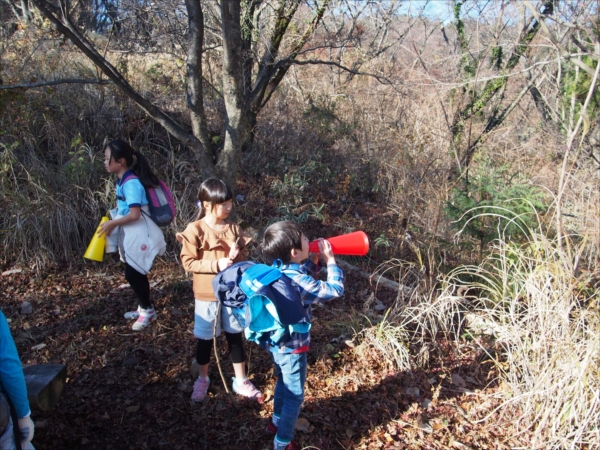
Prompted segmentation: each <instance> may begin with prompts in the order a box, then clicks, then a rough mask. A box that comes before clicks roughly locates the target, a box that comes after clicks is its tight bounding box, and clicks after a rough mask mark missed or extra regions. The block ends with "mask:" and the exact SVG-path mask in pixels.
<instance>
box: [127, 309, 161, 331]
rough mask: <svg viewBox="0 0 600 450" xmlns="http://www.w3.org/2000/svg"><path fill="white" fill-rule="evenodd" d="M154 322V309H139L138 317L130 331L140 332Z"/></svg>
mask: <svg viewBox="0 0 600 450" xmlns="http://www.w3.org/2000/svg"><path fill="white" fill-rule="evenodd" d="M155 320H156V311H154V308H152V309H144V308H140V316H139V317H138V318H137V320H136V321H135V322H134V324H133V326H132V327H131V329H132V330H134V331H138V330H142V329H144V328H146V327H149V326H150V324H152V322H154V321H155Z"/></svg>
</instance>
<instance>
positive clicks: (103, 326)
mask: <svg viewBox="0 0 600 450" xmlns="http://www.w3.org/2000/svg"><path fill="white" fill-rule="evenodd" d="M121 270H122V269H121V268H120V265H119V264H118V263H117V262H116V260H112V261H110V260H109V261H108V262H105V263H103V264H101V265H100V264H95V263H94V264H92V263H87V264H86V265H84V266H81V267H80V268H63V269H62V270H61V269H56V270H52V271H48V272H47V273H43V274H41V275H35V274H33V273H30V272H27V271H24V270H23V271H17V270H8V271H5V272H4V275H3V276H2V277H0V283H1V289H0V304H1V307H2V310H3V311H4V313H5V314H6V316H7V317H8V318H9V319H10V320H11V330H12V333H13V336H14V338H15V341H16V343H17V347H18V349H19V352H20V355H21V359H22V362H23V363H24V364H35V363H62V364H66V365H67V370H68V381H67V385H66V387H65V390H64V391H63V394H62V397H61V399H60V401H59V403H58V405H57V406H56V408H55V409H54V410H53V411H49V412H34V414H33V418H34V420H35V421H36V424H37V430H36V434H35V439H34V444H35V445H36V447H38V448H40V449H44V448H45V449H130V450H134V449H176V450H177V449H251V450H257V449H259V450H260V449H267V448H269V447H270V444H271V438H270V437H268V436H266V435H265V433H264V430H265V427H266V425H267V424H268V421H269V418H270V417H271V415H272V410H273V391H274V388H275V378H274V375H273V369H272V365H271V362H270V358H269V355H268V354H267V353H266V352H265V351H264V350H262V349H261V348H259V347H258V346H255V345H253V344H250V343H247V344H246V350H247V358H248V361H249V366H250V371H249V376H250V378H251V380H252V381H253V382H254V383H255V384H256V385H257V386H258V387H259V388H260V389H261V390H262V391H263V392H265V397H264V402H263V403H262V404H259V403H258V402H256V401H250V400H247V399H243V398H240V397H237V396H235V395H234V394H233V395H229V394H227V393H226V391H225V389H224V387H223V383H222V381H221V377H220V374H219V371H218V368H217V365H216V364H215V361H214V358H213V360H212V362H211V366H210V372H209V375H210V378H211V380H212V383H211V386H210V389H209V395H208V397H207V400H206V401H205V402H203V403H200V404H195V403H192V402H191V401H190V395H191V391H192V386H193V378H192V375H191V370H190V369H191V362H192V359H193V355H194V349H195V340H194V337H193V335H192V329H193V313H194V305H193V298H192V291H191V283H190V280H189V279H188V278H186V276H185V275H184V273H183V271H182V270H181V268H180V267H179V266H177V265H175V264H174V263H167V262H164V261H162V262H159V263H157V264H156V267H155V268H154V269H153V271H152V272H151V275H150V278H151V282H152V283H153V288H152V295H153V296H154V301H155V303H156V309H157V312H158V321H157V322H156V323H155V324H154V325H153V326H152V327H151V328H149V329H147V330H144V331H143V332H134V331H132V330H131V328H130V326H131V322H128V321H126V320H125V319H124V318H123V313H124V312H126V311H128V310H132V309H135V308H136V306H137V304H136V300H135V298H134V295H133V292H132V291H131V289H126V288H125V287H124V284H125V281H124V277H123V274H122V272H121ZM8 272H10V273H8ZM346 283H347V286H346V295H345V296H344V297H343V298H342V299H339V300H336V301H333V302H329V303H327V304H326V305H324V306H323V307H321V308H316V309H315V312H314V315H315V317H314V318H315V320H314V324H313V329H312V339H313V342H312V347H311V350H310V353H309V367H308V375H307V382H306V394H305V402H304V405H303V408H302V412H301V417H300V420H299V422H298V424H297V428H298V430H299V431H298V432H297V433H296V441H297V442H298V443H299V444H300V446H301V447H309V446H310V448H313V449H314V448H316V449H323V450H326V449H447V448H456V449H467V448H471V449H480V448H481V449H497V448H500V449H501V448H511V447H513V446H516V445H525V446H526V442H527V436H526V435H521V436H517V437H515V436H516V433H512V432H510V431H509V430H510V424H509V423H508V420H509V419H508V418H502V417H501V416H500V415H499V413H497V412H494V408H495V407H497V406H498V404H499V401H500V400H499V399H498V398H497V397H498V396H497V395H496V391H495V389H496V388H495V385H494V375H493V373H491V372H489V370H490V367H489V366H486V365H481V364H478V363H477V361H476V357H477V355H478V350H477V346H476V345H471V346H469V344H468V343H466V344H465V346H464V347H463V348H462V349H461V355H460V357H459V356H457V354H456V352H454V351H452V348H451V346H450V345H447V344H446V343H444V342H438V343H437V348H438V350H437V353H436V355H437V359H436V358H432V366H431V367H429V368H428V369H427V370H425V369H414V370H413V371H411V372H395V371H394V370H392V369H391V368H390V366H389V365H388V364H386V362H385V361H382V360H381V358H379V357H378V355H376V354H372V355H368V354H367V355H364V354H360V356H359V355H358V353H357V352H356V348H355V347H358V346H359V344H360V342H357V335H355V334H354V332H355V331H358V330H354V329H353V324H352V323H350V322H349V320H348V319H347V317H348V314H349V313H350V311H352V310H353V309H355V310H359V311H360V310H361V309H362V305H363V303H364V301H365V300H366V299H365V298H364V296H362V295H361V294H360V293H361V292H365V290H366V289H368V286H367V285H366V282H365V281H362V280H359V279H348V280H347V281H346ZM24 301H28V302H30V303H31V304H32V306H33V312H32V313H31V314H28V315H23V314H21V304H22V303H23V302H24ZM345 318H346V319H345ZM218 354H219V358H220V361H221V363H222V368H223V372H224V376H225V381H226V382H227V383H228V384H229V386H231V377H232V376H233V371H232V366H231V363H230V361H229V357H228V355H227V345H226V342H225V341H224V339H223V338H220V339H219V344H218ZM488 415H489V416H490V417H488V418H487V419H486V420H482V419H484V418H486V416H488Z"/></svg>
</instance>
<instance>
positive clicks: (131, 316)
mask: <svg viewBox="0 0 600 450" xmlns="http://www.w3.org/2000/svg"><path fill="white" fill-rule="evenodd" d="M140 309H142V307H141V306H138V309H136V310H135V311H128V312H126V313H125V314H123V317H125V318H126V319H127V320H133V319H137V318H138V317H140Z"/></svg>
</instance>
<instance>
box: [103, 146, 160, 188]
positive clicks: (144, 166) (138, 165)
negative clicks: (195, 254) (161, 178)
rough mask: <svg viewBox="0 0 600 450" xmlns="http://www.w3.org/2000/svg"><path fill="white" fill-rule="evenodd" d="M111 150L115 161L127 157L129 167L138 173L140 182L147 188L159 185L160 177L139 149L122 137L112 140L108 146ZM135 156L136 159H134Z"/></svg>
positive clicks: (126, 162) (126, 161) (111, 155)
mask: <svg viewBox="0 0 600 450" xmlns="http://www.w3.org/2000/svg"><path fill="white" fill-rule="evenodd" d="M106 148H108V149H109V150H110V157H111V158H113V159H114V160H115V161H118V160H119V159H122V158H123V159H125V164H127V167H128V168H129V169H130V170H131V171H132V172H133V173H135V174H136V175H137V177H138V178H139V179H140V183H142V185H143V186H144V187H145V188H151V187H157V186H158V185H159V183H158V177H157V176H156V175H154V172H152V169H151V168H150V165H149V164H148V161H147V160H146V158H145V157H144V155H142V154H141V153H140V152H139V151H136V150H134V149H133V148H132V147H131V145H129V144H128V143H127V142H125V141H122V140H121V139H115V140H113V141H110V142H109V143H108V145H107V146H106ZM134 157H135V159H134Z"/></svg>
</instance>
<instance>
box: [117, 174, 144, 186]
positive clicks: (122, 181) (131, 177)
mask: <svg viewBox="0 0 600 450" xmlns="http://www.w3.org/2000/svg"><path fill="white" fill-rule="evenodd" d="M135 179H138V180H139V179H140V178H139V177H138V176H137V175H136V174H135V173H133V172H130V173H129V175H127V176H126V177H125V178H123V179H122V180H121V186H123V185H124V184H125V183H127V182H128V181H129V180H135ZM142 187H143V185H142Z"/></svg>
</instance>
